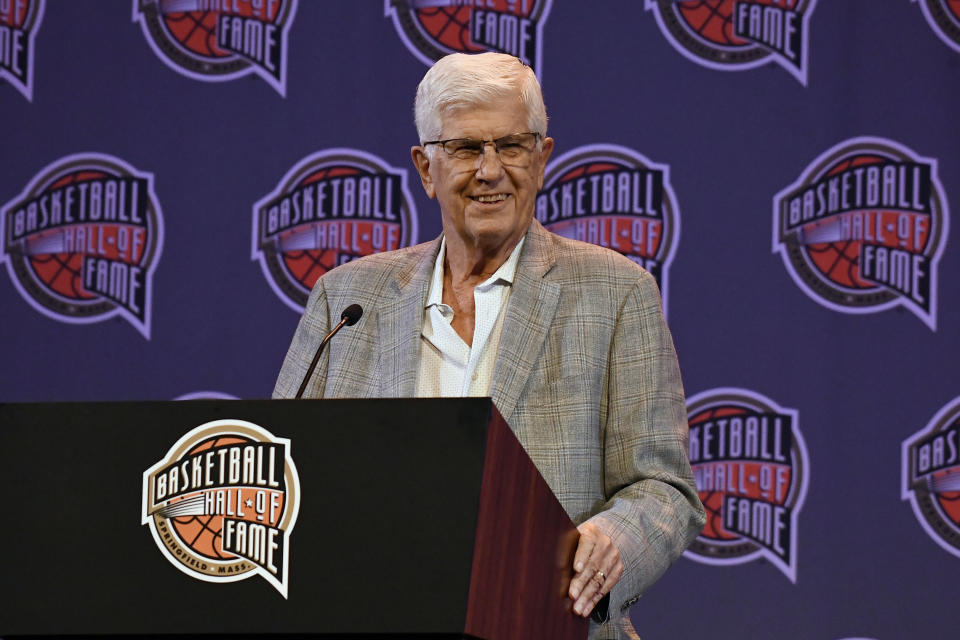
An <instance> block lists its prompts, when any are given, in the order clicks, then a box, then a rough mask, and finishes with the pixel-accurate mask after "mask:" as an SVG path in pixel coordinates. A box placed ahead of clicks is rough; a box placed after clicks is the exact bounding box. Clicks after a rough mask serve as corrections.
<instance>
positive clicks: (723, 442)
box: [684, 388, 810, 582]
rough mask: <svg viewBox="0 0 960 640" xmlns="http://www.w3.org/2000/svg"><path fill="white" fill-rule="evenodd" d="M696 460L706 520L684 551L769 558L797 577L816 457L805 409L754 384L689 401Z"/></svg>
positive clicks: (707, 556)
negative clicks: (805, 432) (800, 531)
mask: <svg viewBox="0 0 960 640" xmlns="http://www.w3.org/2000/svg"><path fill="white" fill-rule="evenodd" d="M687 416H688V421H689V425H690V451H689V453H690V465H691V467H692V468H693V475H694V478H695V480H696V482H697V490H698V491H699V494H700V500H701V502H703V506H704V507H705V508H706V510H707V524H706V526H704V528H703V531H701V532H700V535H698V536H697V538H696V540H694V542H693V544H691V545H690V547H689V548H688V549H687V550H686V551H685V552H684V555H685V556H686V557H687V558H689V559H691V560H694V561H696V562H702V563H704V564H712V565H735V564H743V563H746V562H750V561H752V560H755V559H758V558H766V559H767V560H769V561H770V562H771V563H772V564H773V565H774V566H775V567H777V568H778V569H780V571H782V572H783V573H784V575H786V576H787V577H788V578H789V579H790V581H791V582H796V581H797V540H798V536H797V528H798V522H799V518H800V509H801V508H802V507H803V503H804V499H805V498H806V494H807V483H808V481H809V478H810V463H809V461H808V458H807V448H806V445H805V444H804V441H803V436H802V435H801V434H800V428H799V424H798V414H797V411H796V410H795V409H787V408H784V407H781V406H779V405H778V404H777V403H776V402H774V401H773V400H771V399H770V398H767V397H765V396H762V395H760V394H759V393H756V392H755V391H750V390H747V389H735V388H719V389H711V390H709V391H704V392H703V393H699V394H697V395H695V396H693V397H692V398H690V399H689V400H687Z"/></svg>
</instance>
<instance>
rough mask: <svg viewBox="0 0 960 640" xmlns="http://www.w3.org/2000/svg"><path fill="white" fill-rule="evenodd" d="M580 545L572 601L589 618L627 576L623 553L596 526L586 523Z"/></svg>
mask: <svg viewBox="0 0 960 640" xmlns="http://www.w3.org/2000/svg"><path fill="white" fill-rule="evenodd" d="M577 530H579V531H580V542H579V543H577V552H576V553H575V554H574V556H573V571H574V574H575V575H574V576H573V580H571V581H570V592H569V595H570V598H571V599H572V600H573V610H574V611H575V612H576V613H577V614H578V615H580V616H583V617H584V618H586V617H587V616H589V615H590V612H591V611H593V608H594V607H595V606H596V605H597V603H598V602H600V599H601V598H602V597H603V596H605V595H607V594H608V593H609V592H610V589H613V585H615V584H617V580H619V579H620V576H622V575H623V563H622V562H621V561H620V552H619V551H618V550H617V547H616V546H614V544H613V541H612V540H611V539H610V537H609V536H608V535H606V534H605V533H603V532H601V531H600V529H598V528H597V527H596V526H594V525H592V524H590V523H589V522H584V523H583V524H581V525H580V526H579V527H577Z"/></svg>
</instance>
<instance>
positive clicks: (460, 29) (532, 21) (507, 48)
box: [384, 0, 552, 77]
mask: <svg viewBox="0 0 960 640" xmlns="http://www.w3.org/2000/svg"><path fill="white" fill-rule="evenodd" d="M551 2H552V0H487V1H485V2H483V3H479V2H477V3H474V2H463V1H462V0H384V9H385V11H386V15H387V16H388V17H390V18H392V19H393V25H394V27H395V28H396V30H397V33H398V34H400V37H401V38H402V39H403V43H404V44H405V45H406V47H407V49H409V50H410V52H411V53H413V55H415V56H417V58H419V59H420V60H422V61H423V63H424V64H426V65H432V64H433V63H434V62H436V61H437V60H439V59H440V58H442V57H443V56H445V55H448V54H450V53H481V52H483V51H493V52H497V53H507V54H510V55H512V56H516V57H517V58H520V60H522V61H523V63H524V64H526V65H527V66H529V67H533V70H534V72H536V74H537V75H538V76H540V77H542V64H543V63H542V56H541V53H540V52H541V50H542V48H543V25H544V23H545V22H546V20H547V16H548V15H549V13H550V3H551Z"/></svg>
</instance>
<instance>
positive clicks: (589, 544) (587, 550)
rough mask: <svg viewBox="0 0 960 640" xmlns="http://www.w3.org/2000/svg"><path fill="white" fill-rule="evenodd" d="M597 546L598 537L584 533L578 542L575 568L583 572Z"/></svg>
mask: <svg viewBox="0 0 960 640" xmlns="http://www.w3.org/2000/svg"><path fill="white" fill-rule="evenodd" d="M596 546H597V539H596V538H595V537H594V536H593V535H592V534H590V533H582V534H581V535H580V542H578V543H577V552H576V553H575V554H574V555H573V570H574V571H576V572H577V573H582V572H583V570H584V568H585V567H586V566H587V561H588V560H590V556H591V555H593V550H594V548H595V547H596Z"/></svg>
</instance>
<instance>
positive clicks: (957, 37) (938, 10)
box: [913, 0, 960, 53]
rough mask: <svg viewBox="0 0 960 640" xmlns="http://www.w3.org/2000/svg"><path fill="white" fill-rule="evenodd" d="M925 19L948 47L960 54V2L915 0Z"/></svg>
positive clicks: (951, 0) (950, 0)
mask: <svg viewBox="0 0 960 640" xmlns="http://www.w3.org/2000/svg"><path fill="white" fill-rule="evenodd" d="M913 2H917V3H919V5H920V8H921V9H922V10H923V17H924V18H926V20H927V24H929V25H930V28H931V29H933V31H934V33H936V34H937V37H939V38H940V39H941V40H943V41H944V42H945V43H946V44H947V46H948V47H950V48H951V49H953V50H954V51H957V52H958V53H960V2H958V0H913Z"/></svg>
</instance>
